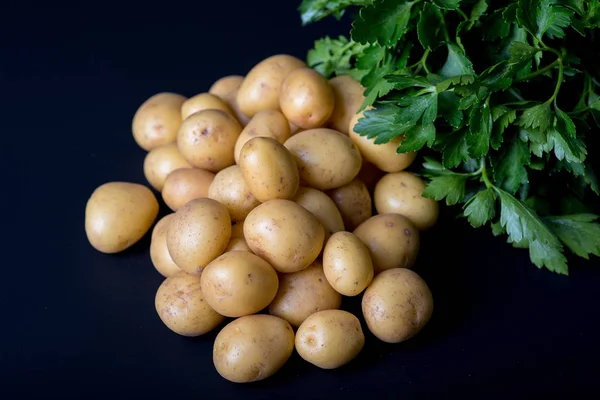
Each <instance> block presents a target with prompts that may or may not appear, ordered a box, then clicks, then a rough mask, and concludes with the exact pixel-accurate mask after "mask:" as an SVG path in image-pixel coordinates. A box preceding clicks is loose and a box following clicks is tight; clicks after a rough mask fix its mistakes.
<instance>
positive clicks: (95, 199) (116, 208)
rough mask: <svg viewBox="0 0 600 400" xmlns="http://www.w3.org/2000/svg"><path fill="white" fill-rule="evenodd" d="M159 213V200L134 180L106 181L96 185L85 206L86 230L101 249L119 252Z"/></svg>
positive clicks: (131, 243) (104, 251)
mask: <svg viewBox="0 0 600 400" xmlns="http://www.w3.org/2000/svg"><path fill="white" fill-rule="evenodd" d="M157 215H158V201H157V200H156V197H155V196H154V194H153V193H152V191H151V190H150V189H148V188H147V187H146V186H143V185H139V184H137V183H129V182H108V183H105V184H103V185H100V186H98V187H97V188H96V189H95V190H94V192H93V193H92V195H91V196H90V198H89V199H88V201H87V203H86V206H85V233H86V236H87V239H88V241H89V242H90V244H91V245H92V246H93V247H94V248H95V249H96V250H98V251H100V252H102V253H109V254H110V253H118V252H120V251H123V250H125V249H127V248H129V247H131V246H132V245H133V244H134V243H136V242H137V241H138V240H140V239H141V238H142V237H143V236H144V235H145V234H146V232H148V230H149V229H150V227H151V226H152V224H153V223H154V221H155V220H156V217H157Z"/></svg>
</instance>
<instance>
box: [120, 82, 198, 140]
mask: <svg viewBox="0 0 600 400" xmlns="http://www.w3.org/2000/svg"><path fill="white" fill-rule="evenodd" d="M185 99H186V98H185V97H184V96H181V95H179V94H175V93H158V94H155V95H154V96H152V97H150V98H149V99H148V100H146V101H145V102H144V103H143V104H142V105H141V106H140V107H139V108H138V109H137V111H136V112H135V115H134V116H133V122H132V124H131V130H132V131H133V138H134V140H135V142H136V143H137V144H138V145H139V146H140V147H141V148H142V149H144V150H147V151H149V150H152V149H154V148H156V147H159V146H162V145H165V144H168V143H173V142H174V141H175V140H177V131H178V130H179V126H180V125H181V105H182V104H183V102H184V101H185Z"/></svg>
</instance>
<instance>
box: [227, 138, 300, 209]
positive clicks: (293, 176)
mask: <svg viewBox="0 0 600 400" xmlns="http://www.w3.org/2000/svg"><path fill="white" fill-rule="evenodd" d="M239 166H240V170H241V171H242V175H243V177H244V181H245V182H246V185H247V186H248V188H249V189H250V192H251V193H252V194H253V195H254V197H256V199H257V200H258V201H260V202H265V201H269V200H274V199H288V200H289V199H291V198H293V197H294V196H295V195H296V192H297V191H298V186H299V183H300V175H299V174H298V166H297V165H296V161H294V156H292V155H291V154H290V152H289V151H288V149H286V148H285V146H284V145H282V144H281V143H279V142H278V141H277V140H275V139H273V138H269V137H255V138H252V139H250V140H249V141H247V142H246V144H245V145H244V147H242V151H241V152H240V160H239Z"/></svg>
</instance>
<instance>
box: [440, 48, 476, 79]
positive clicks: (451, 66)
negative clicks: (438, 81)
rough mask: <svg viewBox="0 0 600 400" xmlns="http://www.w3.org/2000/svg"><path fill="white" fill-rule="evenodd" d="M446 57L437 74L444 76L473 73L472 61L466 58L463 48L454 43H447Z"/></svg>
mask: <svg viewBox="0 0 600 400" xmlns="http://www.w3.org/2000/svg"><path fill="white" fill-rule="evenodd" d="M447 48H448V58H447V59H446V62H445V63H444V65H443V66H442V69H441V70H440V72H439V74H440V75H441V76H443V77H444V78H452V77H453V76H457V75H473V74H475V71H474V70H473V63H472V62H471V61H470V60H469V59H468V58H467V56H466V55H465V53H464V52H463V50H462V49H461V48H460V47H458V46H457V45H456V44H454V43H448V44H447Z"/></svg>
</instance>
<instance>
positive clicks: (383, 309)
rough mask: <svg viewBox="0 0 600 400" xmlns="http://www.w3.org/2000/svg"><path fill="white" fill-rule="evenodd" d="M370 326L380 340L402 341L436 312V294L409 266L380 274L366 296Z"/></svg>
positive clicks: (415, 332)
mask: <svg viewBox="0 0 600 400" xmlns="http://www.w3.org/2000/svg"><path fill="white" fill-rule="evenodd" d="M362 312H363V315H364V317H365V321H366V322H367V326H368V328H369V330H370V331H371V332H372V333H373V334H374V335H375V336H376V337H377V338H379V339H380V340H383V341H384V342H387V343H399V342H402V341H405V340H407V339H410V338H411V337H413V336H414V335H416V334H417V333H418V332H419V331H420V330H421V329H422V328H423V327H424V326H425V325H426V324H427V322H428V321H429V319H430V318H431V314H432V313H433V297H432V296H431V291H430V290H429V287H428V286H427V284H426V283H425V281H424V280H423V279H422V278H421V277H420V276H419V275H417V274H416V273H415V272H413V271H411V270H409V269H406V268H394V269H389V270H387V271H384V272H382V273H381V274H379V275H377V276H376V277H375V279H373V282H372V283H371V285H370V286H369V287H368V288H367V290H366V291H365V294H364V296H363V298H362Z"/></svg>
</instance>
